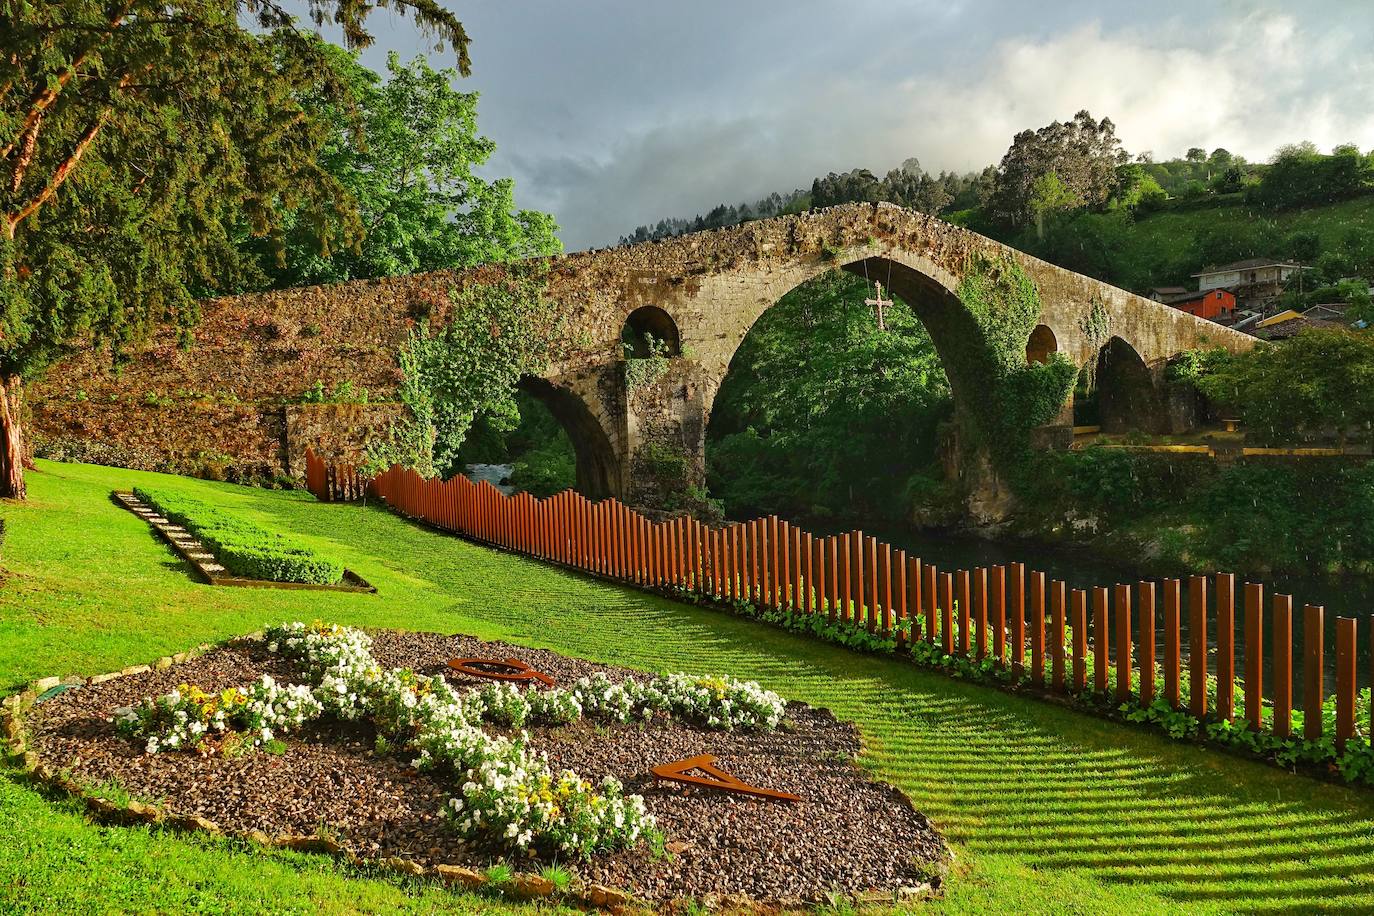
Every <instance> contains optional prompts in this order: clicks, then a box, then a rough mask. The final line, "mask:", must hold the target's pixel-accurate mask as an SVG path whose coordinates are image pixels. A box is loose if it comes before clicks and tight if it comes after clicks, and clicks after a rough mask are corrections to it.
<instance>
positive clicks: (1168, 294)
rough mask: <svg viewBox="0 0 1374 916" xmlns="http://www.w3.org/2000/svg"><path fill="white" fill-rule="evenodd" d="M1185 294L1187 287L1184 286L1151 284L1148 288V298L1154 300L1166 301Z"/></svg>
mask: <svg viewBox="0 0 1374 916" xmlns="http://www.w3.org/2000/svg"><path fill="white" fill-rule="evenodd" d="M1187 294H1188V287H1186V286H1152V287H1151V288H1150V298H1151V299H1153V300H1154V301H1156V302H1168V301H1169V300H1170V299H1171V298H1177V297H1178V296H1185V295H1187Z"/></svg>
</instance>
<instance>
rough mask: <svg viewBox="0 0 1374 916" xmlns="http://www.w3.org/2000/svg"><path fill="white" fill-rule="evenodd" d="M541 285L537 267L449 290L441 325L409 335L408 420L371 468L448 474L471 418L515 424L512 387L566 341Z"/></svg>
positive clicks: (405, 350)
mask: <svg viewBox="0 0 1374 916" xmlns="http://www.w3.org/2000/svg"><path fill="white" fill-rule="evenodd" d="M544 286H545V280H544V276H543V264H542V262H527V263H524V264H520V265H512V266H511V267H510V268H508V273H507V276H506V277H505V278H504V279H502V280H500V281H498V282H494V283H471V284H469V285H467V286H465V287H463V288H462V289H459V290H456V291H455V292H454V293H453V309H452V312H451V317H450V318H449V320H448V321H447V322H445V323H444V324H443V326H442V327H438V328H433V327H430V326H429V325H428V323H422V324H421V326H420V327H419V328H417V329H416V330H415V331H413V332H412V333H411V335H410V338H409V340H407V342H406V343H405V345H404V346H403V347H402V348H401V353H400V356H399V359H400V364H401V370H402V374H403V375H404V377H405V381H404V383H403V385H402V392H401V395H402V399H403V401H404V402H405V404H406V406H407V407H409V408H410V413H411V417H410V418H409V419H408V420H407V421H405V422H403V423H402V424H401V425H400V428H399V429H394V430H393V433H392V440H391V442H389V443H378V445H377V447H376V448H375V449H374V450H373V454H372V455H371V457H372V459H373V460H374V462H375V463H378V464H384V465H385V464H393V463H396V464H403V465H407V466H411V467H416V468H417V469H419V470H421V471H424V472H430V471H432V470H433V469H434V468H435V467H436V466H437V467H439V468H450V467H453V466H454V465H455V464H457V463H458V458H459V448H460V447H461V446H462V444H463V440H464V438H465V437H466V436H467V433H468V430H469V428H471V426H472V424H473V421H474V419H475V418H476V417H477V415H478V414H481V413H485V414H487V415H488V416H492V415H496V416H500V417H504V418H505V419H506V420H507V421H508V422H507V423H505V424H503V425H506V426H510V425H513V424H514V423H515V422H518V417H519V409H518V407H517V406H516V404H515V400H514V396H515V391H516V385H517V384H518V383H519V381H520V379H521V377H523V376H526V375H539V374H540V373H542V372H543V371H544V369H545V367H546V366H547V365H548V363H549V361H550V360H551V359H553V358H554V356H555V354H556V353H557V352H558V350H559V348H560V347H561V346H563V345H564V343H565V340H564V336H563V330H564V324H563V321H562V319H561V318H560V317H559V316H558V314H557V310H556V309H555V308H554V307H553V306H552V304H551V303H549V302H548V300H546V299H545V298H544Z"/></svg>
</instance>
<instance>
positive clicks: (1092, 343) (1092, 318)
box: [1078, 295, 1112, 391]
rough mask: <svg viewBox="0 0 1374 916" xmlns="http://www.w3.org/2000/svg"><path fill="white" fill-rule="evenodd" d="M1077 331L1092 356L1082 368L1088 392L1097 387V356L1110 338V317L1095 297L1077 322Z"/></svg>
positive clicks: (1099, 300) (1103, 305)
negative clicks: (1086, 312)
mask: <svg viewBox="0 0 1374 916" xmlns="http://www.w3.org/2000/svg"><path fill="white" fill-rule="evenodd" d="M1078 329H1079V330H1080V331H1082V332H1083V336H1084V337H1086V338H1087V340H1088V350H1089V352H1090V353H1091V354H1092V355H1091V356H1089V357H1088V362H1087V363H1086V364H1085V365H1084V366H1083V375H1084V376H1085V381H1086V384H1087V389H1088V391H1092V390H1093V389H1094V388H1096V387H1097V356H1098V354H1099V353H1100V352H1101V351H1102V347H1103V345H1104V344H1106V343H1107V341H1108V340H1109V339H1111V336H1112V316H1111V315H1110V314H1109V313H1108V312H1107V306H1106V305H1105V304H1103V302H1102V300H1101V299H1100V298H1098V297H1097V296H1096V295H1094V296H1093V298H1092V302H1091V304H1090V305H1089V306H1088V314H1086V315H1084V316H1083V317H1082V318H1080V319H1079V320H1078Z"/></svg>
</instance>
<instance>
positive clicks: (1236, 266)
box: [1193, 258, 1302, 277]
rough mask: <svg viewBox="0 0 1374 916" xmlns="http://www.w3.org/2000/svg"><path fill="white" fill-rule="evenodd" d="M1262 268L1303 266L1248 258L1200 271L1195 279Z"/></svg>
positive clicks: (1270, 259) (1266, 259)
mask: <svg viewBox="0 0 1374 916" xmlns="http://www.w3.org/2000/svg"><path fill="white" fill-rule="evenodd" d="M1261 267H1293V268H1300V267H1302V265H1301V264H1298V263H1295V262H1293V261H1277V260H1275V259H1274V258H1246V259H1245V260H1244V261H1232V262H1231V263H1230V264H1219V265H1217V266H1216V267H1209V268H1207V269H1206V270H1201V271H1198V272H1197V273H1195V274H1193V276H1194V277H1206V276H1210V275H1212V274H1224V273H1230V272H1231V271H1234V270H1256V269H1258V268H1261Z"/></svg>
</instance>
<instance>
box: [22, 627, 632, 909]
mask: <svg viewBox="0 0 1374 916" xmlns="http://www.w3.org/2000/svg"><path fill="white" fill-rule="evenodd" d="M261 641H262V633H261V632H257V633H251V634H249V635H247V636H239V637H234V638H233V639H229V640H226V641H225V642H224V643H222V644H220V645H218V646H217V645H212V644H210V643H201V644H200V645H198V646H196V647H195V648H194V649H191V650H189V651H187V652H178V653H176V654H175V655H165V656H163V657H161V658H159V659H158V660H157V662H155V663H154V664H152V665H130V666H129V667H127V668H123V669H121V670H119V671H113V672H110V673H108V674H97V675H92V676H91V677H81V676H80V675H68V676H66V677H44V678H38V679H37V680H35V681H33V682H31V683H30V684H29V685H28V686H27V687H26V688H25V689H24V690H22V691H20V692H19V693H14V694H10V695H9V696H6V697H4V698H3V699H0V735H3V736H4V739H5V743H4V755H5V756H8V757H9V758H10V759H11V760H12V761H14V762H15V763H16V764H17V765H18V767H19V768H20V770H22V771H23V772H24V773H25V774H26V775H27V776H28V777H29V778H30V779H31V780H33V781H34V782H37V783H38V784H40V785H44V786H48V787H50V788H53V789H57V790H60V791H62V792H64V793H66V794H67V795H69V796H71V797H73V798H76V799H80V800H82V801H84V802H85V804H86V808H87V811H88V813H89V814H90V815H91V817H92V818H93V819H94V820H96V821H98V822H100V823H105V824H117V825H135V824H146V825H150V826H151V825H158V826H163V827H171V828H173V829H176V830H182V831H187V832H190V831H200V832H202V833H207V834H210V835H212V836H226V837H231V838H233V839H237V840H242V841H244V842H246V843H251V844H254V845H257V846H262V847H264V848H267V849H292V850H295V851H298V852H314V853H324V854H327V855H330V856H333V857H334V858H336V859H342V860H344V861H345V862H347V863H348V864H350V865H355V866H365V865H368V864H372V865H373V867H376V868H380V869H382V870H385V871H389V872H392V873H393V874H398V875H401V876H404V877H408V878H427V877H428V878H437V879H439V881H440V882H442V883H443V884H444V885H445V886H446V887H454V886H457V887H458V888H459V889H461V890H469V891H476V890H481V889H482V888H485V887H487V886H488V885H489V884H490V883H491V882H490V880H489V879H488V877H487V876H486V875H485V874H483V873H482V872H480V871H478V870H476V869H472V868H468V867H466V866H459V865H435V866H434V867H433V868H426V867H425V866H424V865H421V864H420V863H419V862H416V861H414V860H412V859H403V858H399V857H396V856H391V857H388V858H385V859H379V860H377V861H376V862H375V863H369V862H367V861H365V860H363V859H361V858H359V857H358V856H357V854H355V853H354V852H353V850H352V849H351V848H350V847H349V846H347V845H346V844H343V843H339V842H338V841H336V840H333V839H330V838H329V837H326V836H303V835H298V834H283V835H281V836H276V837H272V836H268V835H267V834H266V833H263V832H262V831H260V830H253V831H248V832H242V831H226V830H224V829H222V828H221V827H220V826H219V825H218V824H216V823H215V822H214V821H211V820H209V819H207V818H204V817H201V816H200V815H196V814H178V813H177V812H174V811H169V810H167V809H164V808H162V807H161V806H158V805H149V804H146V803H144V802H140V801H136V800H133V799H130V800H129V801H128V802H127V803H125V804H122V805H121V804H117V803H115V802H112V801H110V800H109V799H107V798H104V797H102V796H97V795H92V794H90V792H89V791H88V789H87V788H86V787H85V786H83V785H82V784H81V783H79V782H77V781H76V780H74V779H70V778H68V777H67V776H65V775H63V774H62V773H60V772H56V771H54V770H53V769H52V767H50V766H49V765H48V764H47V763H45V762H44V761H43V760H42V759H41V758H40V757H39V756H38V753H37V752H36V751H34V750H32V749H31V748H30V747H29V735H28V732H27V730H26V729H25V727H24V718H25V716H26V714H27V713H28V712H29V710H31V709H32V708H33V707H34V705H35V704H37V703H38V702H39V700H40V698H41V697H42V695H43V694H45V693H47V692H48V691H49V690H52V689H53V688H54V687H60V686H67V687H72V688H75V687H86V686H95V685H96V684H103V683H105V682H106V681H112V680H115V679H116V678H121V677H127V676H131V675H136V674H147V673H148V672H150V671H154V670H157V671H161V670H165V669H167V668H171V667H172V666H173V665H179V664H181V663H182V662H185V661H188V660H189V659H192V658H196V657H197V656H200V655H204V654H205V653H206V652H209V651H211V650H213V649H216V648H220V647H221V646H232V645H235V644H239V645H243V644H250V643H254V642H261ZM493 890H496V891H498V892H500V893H502V894H509V895H511V896H512V897H515V898H516V899H520V900H533V899H537V898H544V897H548V898H552V897H555V896H557V897H559V898H561V899H562V900H564V901H566V902H569V903H573V904H582V905H585V906H589V907H594V908H598V909H604V910H608V911H610V912H612V913H616V912H620V911H622V910H624V909H626V908H627V907H629V906H631V905H632V904H634V905H638V901H636V900H635V899H634V898H633V896H632V895H630V894H629V893H627V892H625V891H623V890H618V889H616V888H612V887H606V886H605V885H601V884H585V885H584V884H582V883H581V882H579V881H577V879H576V878H574V883H573V885H572V887H571V888H570V889H569V890H568V891H567V892H564V893H560V892H559V891H558V890H557V888H556V887H555V886H554V884H553V882H552V881H550V880H549V879H547V878H544V877H543V876H541V875H537V874H534V873H532V872H516V873H514V874H513V875H512V876H511V878H510V880H509V881H507V882H503V883H502V884H501V885H499V886H498V887H495V888H493Z"/></svg>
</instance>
